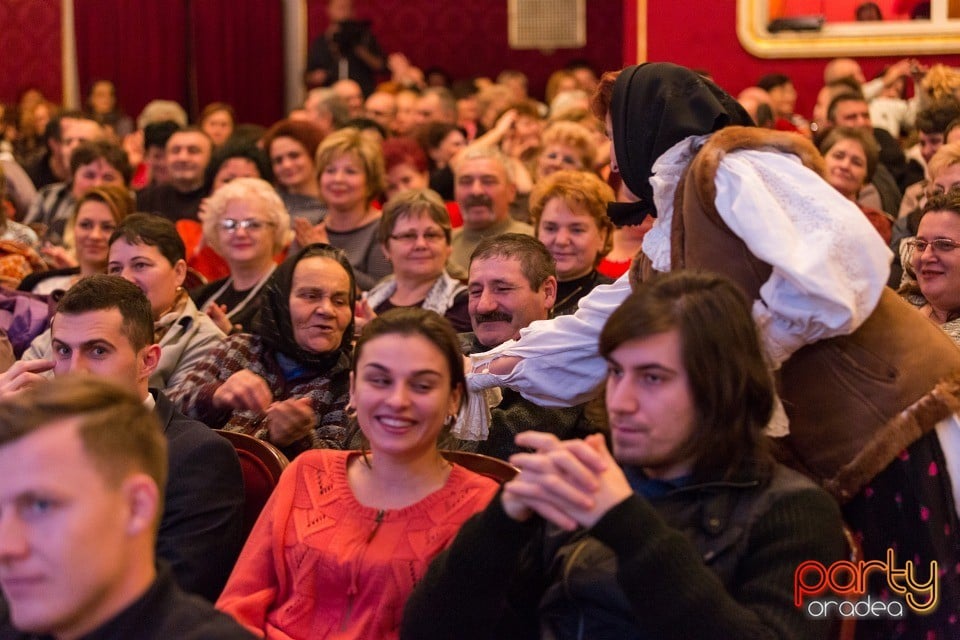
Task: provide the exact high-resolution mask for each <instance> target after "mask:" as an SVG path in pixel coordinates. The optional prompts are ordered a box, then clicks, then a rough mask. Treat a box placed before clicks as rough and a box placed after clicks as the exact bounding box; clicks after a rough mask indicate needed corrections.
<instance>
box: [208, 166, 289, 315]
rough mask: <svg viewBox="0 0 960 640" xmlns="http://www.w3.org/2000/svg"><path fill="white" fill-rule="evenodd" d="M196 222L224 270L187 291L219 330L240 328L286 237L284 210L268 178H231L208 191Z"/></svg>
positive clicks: (257, 304)
mask: <svg viewBox="0 0 960 640" xmlns="http://www.w3.org/2000/svg"><path fill="white" fill-rule="evenodd" d="M200 222H201V223H202V224H203V240H204V243H205V244H206V245H208V246H210V247H211V248H212V249H213V250H214V251H216V252H217V253H218V254H219V255H221V256H222V257H223V259H224V260H225V261H226V263H227V265H228V266H229V267H230V275H229V276H227V277H226V278H222V279H220V280H216V281H214V282H211V283H209V284H206V285H203V286H201V287H198V288H197V289H194V290H193V291H191V292H190V295H191V297H192V298H193V301H194V302H195V303H196V305H197V306H198V307H199V308H200V310H201V311H204V312H206V314H207V315H208V316H210V318H211V319H212V320H213V321H214V323H216V325H217V326H218V327H220V330H221V331H223V332H224V333H231V332H233V331H240V330H242V329H243V328H244V327H248V326H249V325H250V322H251V321H252V320H253V316H254V314H255V313H256V312H257V310H258V309H259V308H260V299H259V292H260V289H261V287H262V286H263V284H264V283H265V282H266V280H267V278H269V277H270V274H271V273H273V271H274V269H275V268H276V266H277V263H276V259H277V257H278V256H280V255H281V254H282V252H283V250H284V248H285V247H286V246H287V244H289V242H290V215H289V214H288V213H287V210H286V208H285V207H284V206H283V202H282V201H281V200H280V197H279V196H278V195H277V192H276V191H274V189H273V187H272V186H270V183H268V182H266V181H265V180H260V179H259V178H237V179H235V180H231V181H230V182H229V183H227V184H226V185H224V186H223V187H221V188H220V189H219V190H218V191H217V192H216V193H214V194H213V195H212V196H210V198H209V199H208V200H207V202H206V206H205V207H204V208H203V210H202V211H201V212H200Z"/></svg>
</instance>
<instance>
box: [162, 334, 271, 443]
mask: <svg viewBox="0 0 960 640" xmlns="http://www.w3.org/2000/svg"><path fill="white" fill-rule="evenodd" d="M257 345H258V342H257V341H256V339H255V337H254V336H252V335H250V334H247V333H239V334H236V335H232V336H230V337H228V338H227V339H226V340H225V341H224V342H222V343H221V344H220V345H219V346H216V347H214V348H212V349H210V350H208V351H207V352H206V354H205V355H204V356H203V357H202V358H200V359H199V360H198V361H197V362H196V363H194V365H193V366H192V367H191V368H190V369H189V370H188V371H187V373H186V375H185V376H184V377H183V379H182V381H181V382H180V384H178V385H177V386H176V387H174V388H172V389H168V390H167V395H168V396H169V397H170V400H172V401H173V403H174V404H176V405H177V407H178V408H179V409H180V411H182V412H183V413H185V414H186V415H188V416H190V417H191V418H194V419H195V420H199V421H201V422H203V423H204V424H205V425H207V426H208V427H210V428H211V429H219V428H221V427H223V426H224V425H225V424H226V423H227V422H228V421H229V420H230V416H231V414H232V413H233V410H232V409H230V408H229V407H224V408H220V407H216V406H214V404H213V394H214V393H215V392H216V390H217V389H218V388H219V387H220V385H221V384H223V383H224V381H226V379H227V378H229V377H230V376H232V375H233V374H234V373H236V372H238V371H240V370H242V369H255V367H254V366H253V365H254V363H255V361H256V360H257V352H258V351H259V349H258V348H257ZM255 372H256V371H255Z"/></svg>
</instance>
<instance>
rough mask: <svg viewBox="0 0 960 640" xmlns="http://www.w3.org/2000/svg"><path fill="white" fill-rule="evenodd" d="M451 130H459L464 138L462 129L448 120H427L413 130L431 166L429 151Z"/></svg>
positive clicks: (439, 143) (437, 145) (464, 134)
mask: <svg viewBox="0 0 960 640" xmlns="http://www.w3.org/2000/svg"><path fill="white" fill-rule="evenodd" d="M452 131H459V132H460V133H462V134H463V136H464V138H466V136H467V134H466V133H464V131H463V129H461V128H460V127H458V126H457V125H455V124H450V123H449V122H428V123H427V124H425V125H422V126H420V127H418V128H417V130H416V131H414V136H415V138H416V141H417V144H419V145H420V148H421V149H423V151H424V153H426V154H427V160H428V162H429V163H430V166H431V168H433V165H434V162H433V160H431V159H430V151H431V150H433V149H436V148H437V147H439V146H440V145H441V144H442V143H443V141H444V140H446V139H447V136H448V135H450V133H451V132H452Z"/></svg>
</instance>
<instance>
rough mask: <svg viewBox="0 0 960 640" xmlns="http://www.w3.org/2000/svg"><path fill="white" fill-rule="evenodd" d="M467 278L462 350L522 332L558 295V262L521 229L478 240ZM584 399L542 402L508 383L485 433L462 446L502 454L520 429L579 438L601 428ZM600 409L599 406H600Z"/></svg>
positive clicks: (514, 447)
mask: <svg viewBox="0 0 960 640" xmlns="http://www.w3.org/2000/svg"><path fill="white" fill-rule="evenodd" d="M469 271H470V278H469V281H468V289H467V290H468V294H469V302H468V305H467V308H468V311H469V313H470V323H471V324H472V325H473V332H472V333H461V334H460V347H461V349H463V352H464V353H465V354H471V353H479V352H482V351H486V350H488V349H491V348H493V347H496V346H499V345H500V344H503V343H504V342H506V341H508V340H515V339H516V338H519V337H520V330H521V329H523V328H525V327H526V326H527V325H529V324H530V323H531V322H533V321H535V320H547V319H548V318H550V310H551V309H552V308H553V305H554V303H555V302H556V299H557V276H556V263H555V262H554V260H553V256H552V255H550V252H549V251H548V250H547V248H546V247H545V246H544V245H543V243H542V242H540V241H539V240H537V239H536V238H533V237H531V236H528V235H524V234H522V233H505V234H503V235H500V236H497V237H495V238H486V239H484V240H481V241H480V243H479V244H478V245H477V248H476V249H475V250H474V252H473V254H472V255H471V256H470V270H469ZM586 407H587V405H586V404H580V405H576V406H573V407H567V408H546V407H542V406H539V405H537V404H535V403H533V402H531V401H530V400H527V399H525V398H523V396H521V395H520V394H519V393H517V392H516V391H513V390H511V389H504V390H503V399H502V400H501V401H500V404H499V405H498V406H497V407H496V408H494V409H493V410H492V411H491V420H490V428H489V433H486V434H472V437H473V438H476V439H478V440H479V442H476V443H474V442H471V441H464V442H463V444H462V447H461V448H464V449H470V450H474V449H475V450H476V451H477V452H479V453H483V454H486V455H490V456H494V457H497V458H501V459H504V460H506V459H507V458H509V457H510V456H511V455H512V454H514V453H516V452H517V451H519V448H518V447H517V445H516V444H515V443H514V436H515V435H516V434H518V433H520V432H521V431H527V430H529V429H536V430H538V431H543V430H545V431H549V432H550V433H553V434H554V435H556V436H557V437H559V438H560V439H568V438H582V437H585V436H587V435H589V434H591V433H595V432H597V431H601V430H605V429H604V428H603V427H602V426H601V425H603V422H602V421H601V422H599V423H595V422H594V421H593V420H591V418H590V416H593V415H595V414H594V413H589V414H588V412H587V410H586ZM599 413H601V414H602V411H601V412H599Z"/></svg>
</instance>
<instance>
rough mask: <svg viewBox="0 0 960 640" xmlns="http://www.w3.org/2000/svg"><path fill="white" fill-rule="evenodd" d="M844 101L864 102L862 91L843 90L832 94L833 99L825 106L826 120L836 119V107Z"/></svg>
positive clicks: (833, 120)
mask: <svg viewBox="0 0 960 640" xmlns="http://www.w3.org/2000/svg"><path fill="white" fill-rule="evenodd" d="M844 102H863V103H864V104H866V102H867V101H866V99H865V98H864V97H863V94H862V93H851V92H847V91H844V92H843V93H838V94H837V95H835V96H833V99H832V100H831V101H830V106H828V107H827V121H828V122H836V121H837V107H838V106H839V105H840V104H842V103H844Z"/></svg>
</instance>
